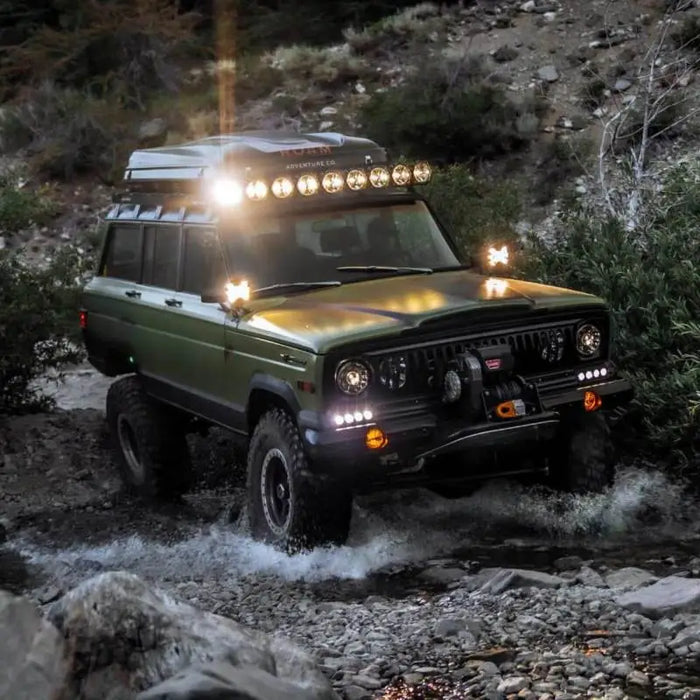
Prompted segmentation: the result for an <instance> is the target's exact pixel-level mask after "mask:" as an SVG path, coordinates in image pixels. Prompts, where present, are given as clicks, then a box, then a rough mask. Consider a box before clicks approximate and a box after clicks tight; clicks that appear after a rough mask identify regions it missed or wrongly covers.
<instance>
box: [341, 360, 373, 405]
mask: <svg viewBox="0 0 700 700" xmlns="http://www.w3.org/2000/svg"><path fill="white" fill-rule="evenodd" d="M335 382H336V384H337V385H338V388H339V389H340V390H341V391H342V392H343V393H344V394H349V395H350V396H357V395H358V394H361V393H362V392H363V391H364V390H365V389H366V388H367V386H368V385H369V367H368V366H367V365H366V364H365V363H364V362H361V361H360V360H345V361H344V362H341V363H340V364H339V365H338V369H337V370H336V372H335Z"/></svg>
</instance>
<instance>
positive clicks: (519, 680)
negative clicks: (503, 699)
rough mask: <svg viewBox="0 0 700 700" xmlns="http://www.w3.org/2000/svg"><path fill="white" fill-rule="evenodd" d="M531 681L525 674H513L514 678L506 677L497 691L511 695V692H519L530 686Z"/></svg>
mask: <svg viewBox="0 0 700 700" xmlns="http://www.w3.org/2000/svg"><path fill="white" fill-rule="evenodd" d="M529 685H530V681H529V680H528V679H527V678H526V677H525V676H513V677H512V678H504V679H503V680H502V681H501V682H500V683H499V684H498V688H497V691H498V692H499V693H504V694H505V695H510V694H511V693H519V692H520V691H521V690H523V689H524V688H527V687H529Z"/></svg>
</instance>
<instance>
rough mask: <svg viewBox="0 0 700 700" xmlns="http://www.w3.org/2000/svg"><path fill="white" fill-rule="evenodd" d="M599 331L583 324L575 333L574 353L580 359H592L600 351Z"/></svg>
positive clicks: (595, 327)
mask: <svg viewBox="0 0 700 700" xmlns="http://www.w3.org/2000/svg"><path fill="white" fill-rule="evenodd" d="M601 337H602V336H601V333H600V329H599V328H598V327H597V326H594V325H593V324H592V323H584V324H583V325H582V326H581V327H580V328H579V329H578V330H577V331H576V352H578V354H579V355H581V357H593V355H595V354H596V353H597V352H598V351H599V350H600V341H601Z"/></svg>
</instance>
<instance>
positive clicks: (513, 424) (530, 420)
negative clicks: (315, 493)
mask: <svg viewBox="0 0 700 700" xmlns="http://www.w3.org/2000/svg"><path fill="white" fill-rule="evenodd" d="M586 391H595V392H596V393H597V394H598V395H599V396H600V397H601V398H602V401H603V403H602V410H604V411H610V410H614V409H618V408H619V407H621V406H624V405H625V404H626V403H627V402H628V401H629V400H630V399H631V398H632V394H633V391H632V385H631V384H630V383H629V382H628V381H627V380H625V379H611V380H608V381H601V382H598V383H596V384H588V385H586V386H581V387H576V388H566V389H562V390H556V391H547V392H540V395H539V399H540V403H541V409H542V410H541V411H538V412H537V413H534V414H530V415H528V416H523V417H519V418H509V419H504V420H487V421H483V422H480V423H476V424H474V423H472V424H469V425H465V421H464V420H463V419H450V420H444V419H442V418H441V417H440V416H439V415H438V414H437V413H436V412H435V411H425V410H424V411H420V412H416V413H414V414H406V413H405V412H404V413H403V414H402V415H400V416H395V417H392V416H391V415H390V414H389V415H387V416H385V417H382V416H378V417H377V419H376V421H375V423H373V425H376V426H378V427H380V428H381V429H382V430H383V431H384V433H385V434H386V436H387V438H388V444H387V445H386V447H384V448H382V449H380V450H370V449H369V448H368V447H367V446H366V445H365V436H366V433H367V429H368V427H369V426H368V425H359V426H354V427H351V428H344V429H334V428H330V427H327V426H325V424H324V422H323V416H321V415H319V414H317V413H312V412H302V413H301V414H300V415H299V427H300V429H301V434H302V436H303V439H304V443H305V447H306V450H307V453H308V454H309V456H310V457H311V460H312V463H313V465H314V469H315V470H316V471H319V472H326V473H330V472H333V473H337V472H341V473H343V472H346V471H347V469H348V468H351V469H352V473H353V474H358V475H359V474H361V473H362V471H363V469H362V467H368V468H369V469H370V470H371V471H376V468H377V467H378V466H379V467H384V469H385V470H386V469H391V468H392V467H393V466H395V465H398V466H400V465H411V464H415V463H417V462H420V461H421V460H425V459H431V458H433V457H438V456H442V455H447V454H454V453H459V452H469V451H472V450H481V451H483V450H491V451H493V450H496V451H500V450H506V449H508V448H513V447H514V446H515V447H518V446H526V445H530V446H532V445H536V444H537V443H543V442H547V441H550V440H552V439H554V438H555V437H556V435H557V432H558V430H559V427H560V423H561V421H562V419H563V416H564V414H566V413H571V412H576V411H583V410H584V409H583V397H584V393H585V392H586Z"/></svg>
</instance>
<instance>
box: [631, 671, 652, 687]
mask: <svg viewBox="0 0 700 700" xmlns="http://www.w3.org/2000/svg"><path fill="white" fill-rule="evenodd" d="M626 680H627V682H628V683H629V684H630V685H637V686H640V687H642V688H646V687H648V686H650V685H651V682H650V680H649V676H647V674H646V673H642V672H641V671H636V670H635V671H630V672H629V673H628V674H627V678H626Z"/></svg>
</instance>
